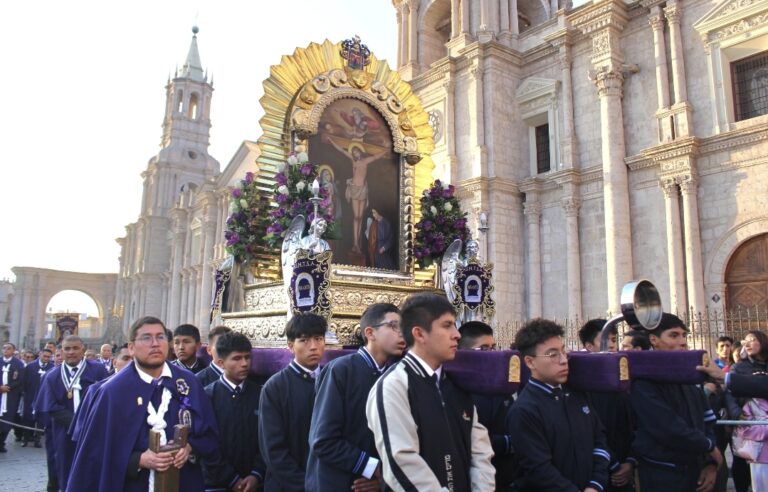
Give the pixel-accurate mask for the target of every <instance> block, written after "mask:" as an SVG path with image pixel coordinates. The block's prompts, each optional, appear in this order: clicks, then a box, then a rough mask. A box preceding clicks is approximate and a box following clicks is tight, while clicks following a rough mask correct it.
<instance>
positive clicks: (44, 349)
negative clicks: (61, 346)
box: [38, 348, 53, 356]
mask: <svg viewBox="0 0 768 492" xmlns="http://www.w3.org/2000/svg"><path fill="white" fill-rule="evenodd" d="M43 352H48V353H49V354H51V355H53V350H51V349H47V348H41V349H40V352H38V356H39V355H40V354H42V353H43Z"/></svg>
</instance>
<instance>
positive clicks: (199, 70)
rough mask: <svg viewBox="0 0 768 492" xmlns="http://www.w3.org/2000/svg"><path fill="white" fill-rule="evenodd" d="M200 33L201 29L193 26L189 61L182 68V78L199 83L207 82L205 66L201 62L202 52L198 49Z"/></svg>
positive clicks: (188, 54)
mask: <svg viewBox="0 0 768 492" xmlns="http://www.w3.org/2000/svg"><path fill="white" fill-rule="evenodd" d="M198 32H200V29H199V28H198V27H197V26H192V43H191V44H190V45H189V53H187V60H186V61H185V62H184V66H183V67H181V77H184V78H188V79H191V80H195V81H197V82H205V74H204V73H203V64H202V63H201V62H200V52H199V51H198V49H197V33H198Z"/></svg>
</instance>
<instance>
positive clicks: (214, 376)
mask: <svg viewBox="0 0 768 492" xmlns="http://www.w3.org/2000/svg"><path fill="white" fill-rule="evenodd" d="M231 331H232V328H229V327H228V326H217V327H215V328H213V329H212V330H211V331H210V332H209V333H208V346H207V347H206V351H207V352H208V355H210V356H211V363H210V364H208V367H206V368H205V369H203V370H202V371H200V372H198V373H196V374H195V377H196V378H197V380H198V381H200V384H202V385H203V388H205V387H206V386H208V385H209V384H211V383H213V382H214V381H218V380H219V379H220V378H221V374H222V373H223V369H222V368H221V367H220V366H219V364H218V362H217V361H218V360H219V356H218V355H217V354H216V341H217V340H218V339H219V337H220V336H222V335H223V334H225V333H229V332H231Z"/></svg>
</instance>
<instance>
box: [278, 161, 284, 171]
mask: <svg viewBox="0 0 768 492" xmlns="http://www.w3.org/2000/svg"><path fill="white" fill-rule="evenodd" d="M283 171H285V162H281V163H279V164H278V165H277V172H279V173H281V172H283Z"/></svg>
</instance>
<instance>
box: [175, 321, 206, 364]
mask: <svg viewBox="0 0 768 492" xmlns="http://www.w3.org/2000/svg"><path fill="white" fill-rule="evenodd" d="M201 346H202V344H201V343H200V330H198V329H197V327H196V326H194V325H179V326H178V327H176V329H175V330H173V351H174V352H175V354H176V360H174V361H173V362H172V364H174V365H176V367H181V368H182V369H186V370H188V371H192V372H193V373H195V374H197V373H198V372H200V371H202V370H203V369H205V368H206V367H207V366H208V364H206V363H205V361H202V360H200V359H198V358H197V351H198V350H200V347H201Z"/></svg>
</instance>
